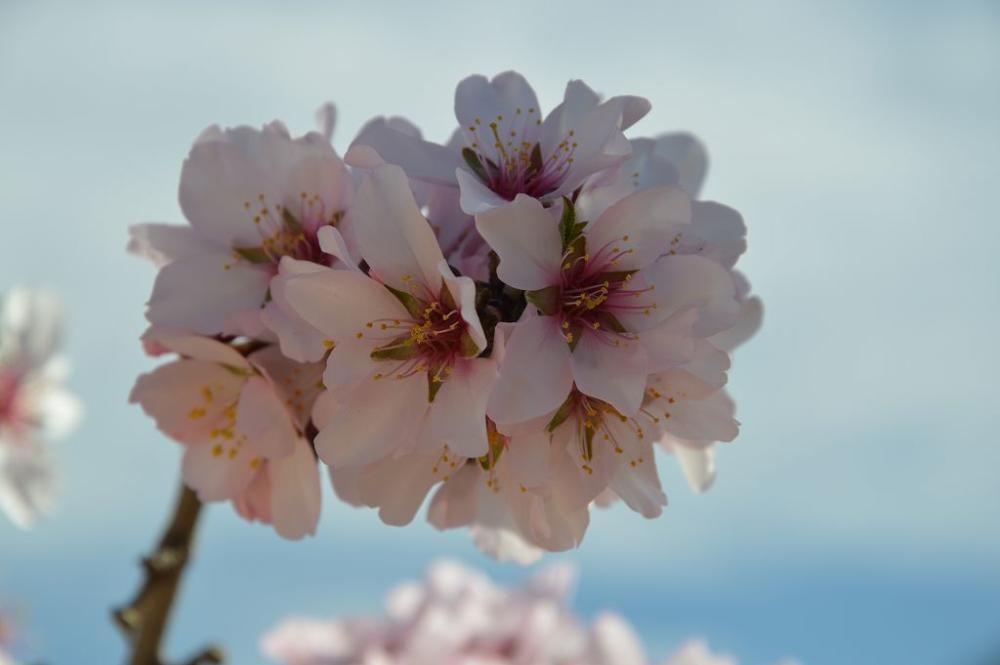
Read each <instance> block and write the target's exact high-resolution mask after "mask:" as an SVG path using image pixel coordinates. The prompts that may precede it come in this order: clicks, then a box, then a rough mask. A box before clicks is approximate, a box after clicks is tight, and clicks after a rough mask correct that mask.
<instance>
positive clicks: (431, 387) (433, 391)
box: [427, 367, 445, 403]
mask: <svg viewBox="0 0 1000 665" xmlns="http://www.w3.org/2000/svg"><path fill="white" fill-rule="evenodd" d="M441 370H442V368H441V367H430V368H428V369H427V401H428V403H430V402H433V401H434V398H435V397H437V394H438V391H439V390H441V387H442V386H443V385H444V381H445V380H444V379H442V378H435V377H438V375H439V374H442V373H443V372H442V371H441Z"/></svg>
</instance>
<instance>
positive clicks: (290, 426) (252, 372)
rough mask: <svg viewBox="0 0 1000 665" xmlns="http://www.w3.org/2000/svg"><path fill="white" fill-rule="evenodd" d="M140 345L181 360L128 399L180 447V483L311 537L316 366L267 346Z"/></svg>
mask: <svg viewBox="0 0 1000 665" xmlns="http://www.w3.org/2000/svg"><path fill="white" fill-rule="evenodd" d="M145 341H146V344H147V348H149V349H150V350H151V352H153V353H166V352H173V353H177V354H179V355H180V357H179V358H178V359H176V360H172V361H170V362H168V363H165V364H163V365H161V366H160V367H158V368H156V369H155V370H153V371H152V372H150V373H148V374H144V375H142V376H140V377H139V379H138V381H137V382H136V384H135V387H134V388H133V390H132V395H131V397H130V401H132V402H135V403H138V404H140V405H141V406H142V408H143V410H144V411H146V413H147V414H148V415H150V416H151V417H152V418H153V419H154V420H155V421H156V424H157V427H159V428H160V430H161V431H163V432H164V433H165V434H166V435H167V436H169V437H171V438H172V439H174V440H175V441H177V442H179V443H181V444H183V445H184V459H183V464H182V473H183V477H184V482H185V483H186V484H187V485H188V486H189V487H191V488H192V489H193V490H195V491H196V492H197V494H198V497H199V498H200V499H201V500H202V501H232V502H233V505H234V506H235V508H236V510H237V512H238V513H239V514H240V515H241V516H243V517H245V518H246V519H249V520H260V521H262V522H265V523H268V524H273V525H274V529H275V530H276V531H277V532H278V533H279V534H281V535H282V536H284V537H286V538H301V537H303V536H305V535H309V534H312V533H314V532H315V530H316V523H317V521H318V520H319V511H320V484H319V470H318V468H317V465H316V458H315V455H314V454H313V450H312V446H311V445H310V444H309V442H308V441H307V440H306V438H305V436H304V431H305V427H306V424H307V423H308V422H309V419H310V412H311V410H312V405H313V402H314V401H315V398H316V395H317V394H318V392H319V389H320V385H319V380H320V372H321V371H322V370H321V365H318V364H312V365H310V364H300V363H295V362H293V361H290V360H288V359H286V358H284V357H283V356H282V355H281V353H280V352H279V351H278V349H277V347H275V346H273V345H272V346H264V347H262V348H259V349H252V348H250V349H247V350H246V353H245V355H244V353H241V352H240V350H238V349H237V348H234V347H233V346H231V345H227V344H223V343H221V342H218V341H215V340H212V339H208V338H204V337H198V336H194V335H189V334H176V333H170V332H166V331H163V330H157V329H154V330H152V331H150V333H148V334H147V335H146V338H145Z"/></svg>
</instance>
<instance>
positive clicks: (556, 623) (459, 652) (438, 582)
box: [261, 562, 736, 665]
mask: <svg viewBox="0 0 1000 665" xmlns="http://www.w3.org/2000/svg"><path fill="white" fill-rule="evenodd" d="M574 577H575V576H574V573H573V570H572V569H570V568H568V567H566V566H553V567H550V568H548V569H546V570H544V571H542V572H541V573H540V574H538V575H537V576H536V577H535V578H533V579H531V580H529V581H528V582H527V583H525V584H524V585H523V586H521V587H515V588H505V587H499V586H497V585H495V584H493V583H492V582H491V581H490V580H489V579H488V578H486V577H485V576H483V575H482V574H480V573H478V572H476V571H473V570H470V569H468V568H465V567H463V566H461V565H459V564H456V563H452V562H438V563H436V564H434V565H433V566H431V568H430V570H429V571H428V572H427V574H426V576H425V579H424V580H423V582H420V583H416V582H415V583H408V584H403V585H401V586H399V587H397V588H396V589H394V590H393V591H392V592H391V593H390V594H389V596H388V598H387V599H386V603H385V609H384V613H383V614H381V615H379V616H367V617H350V618H345V619H333V620H318V619H309V618H301V617H299V618H289V619H286V620H285V621H283V622H282V623H280V624H279V625H278V626H277V627H275V628H274V629H272V630H271V631H270V632H269V633H268V634H266V635H265V636H264V637H263V638H262V640H261V649H262V651H263V652H264V654H265V655H266V656H268V657H269V658H271V659H273V661H274V662H276V663H281V664H282V665H651V663H652V662H653V661H652V660H650V659H649V657H648V656H647V654H646V651H645V649H644V648H643V645H642V642H641V641H640V639H639V638H638V636H637V635H636V633H635V632H634V631H633V629H632V628H631V626H630V625H629V624H628V622H627V621H626V620H625V619H624V618H622V617H620V616H618V615H616V614H612V613H607V612H605V613H602V614H600V615H599V616H597V617H596V618H595V619H594V621H593V622H592V623H591V624H590V625H587V624H586V623H585V622H583V621H582V620H581V619H580V618H579V617H578V616H576V615H575V614H574V613H573V611H572V609H571V608H570V605H569V595H570V593H571V591H572V587H573V582H574ZM663 665H736V661H735V660H732V659H731V658H728V657H726V656H720V655H716V654H713V653H712V652H711V651H710V650H709V649H708V648H707V647H706V646H705V644H704V643H703V642H701V641H698V640H692V641H690V642H688V643H686V644H684V645H682V646H681V647H680V649H678V650H677V651H676V652H675V653H674V654H673V655H671V656H670V657H669V658H667V660H666V661H663Z"/></svg>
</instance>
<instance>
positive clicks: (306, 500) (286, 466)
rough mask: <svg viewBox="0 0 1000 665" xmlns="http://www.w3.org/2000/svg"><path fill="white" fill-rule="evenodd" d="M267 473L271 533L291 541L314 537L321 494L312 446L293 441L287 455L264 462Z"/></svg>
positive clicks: (317, 468) (298, 440) (300, 440)
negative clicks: (269, 487)
mask: <svg viewBox="0 0 1000 665" xmlns="http://www.w3.org/2000/svg"><path fill="white" fill-rule="evenodd" d="M267 473H268V475H269V476H270V479H271V515H272V521H273V524H274V529H275V531H277V532H278V534H279V535H281V536H283V537H285V538H288V539H291V540H298V539H299V538H302V537H304V536H307V535H308V536H311V535H313V534H314V533H316V525H317V523H318V522H319V512H320V500H321V494H322V493H321V491H320V482H319V467H318V466H317V464H316V455H315V454H314V453H313V450H312V446H310V445H309V443H308V442H307V441H306V440H305V439H303V438H297V439H295V443H294V447H293V450H292V453H291V454H290V455H288V456H287V457H282V458H281V459H272V460H270V461H268V463H267Z"/></svg>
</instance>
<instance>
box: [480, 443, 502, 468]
mask: <svg viewBox="0 0 1000 665" xmlns="http://www.w3.org/2000/svg"><path fill="white" fill-rule="evenodd" d="M489 443H490V451H489V452H488V453H486V454H485V455H483V456H482V457H480V458H479V466H481V467H482V469H483V471H489V470H490V469H492V468H493V467H494V466H496V463H497V462H498V461H500V456H501V455H502V454H503V451H504V448H505V445H504V441H503V437H502V436H496V435H494V436H490V437H489Z"/></svg>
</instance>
